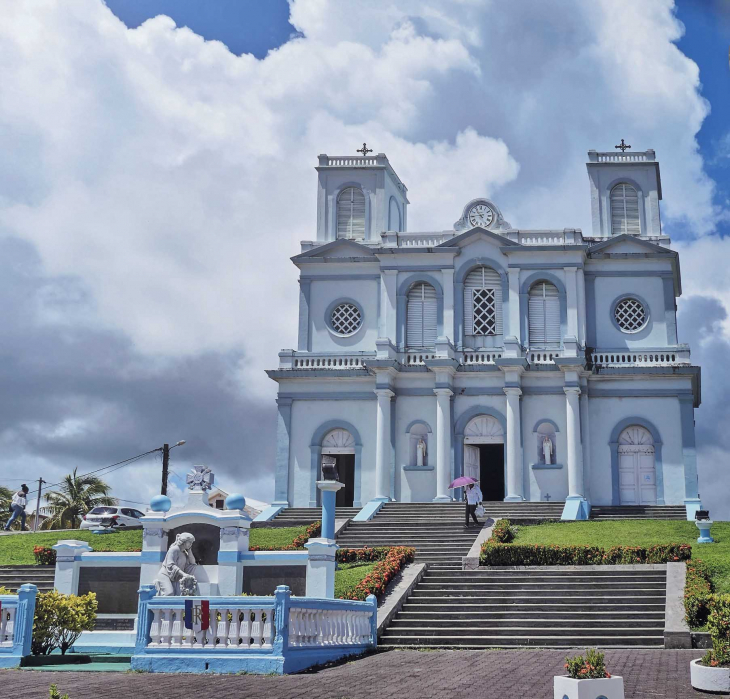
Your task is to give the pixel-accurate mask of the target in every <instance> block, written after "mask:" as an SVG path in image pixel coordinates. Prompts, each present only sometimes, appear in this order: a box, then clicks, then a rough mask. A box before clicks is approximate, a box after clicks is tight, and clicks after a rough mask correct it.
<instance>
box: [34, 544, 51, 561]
mask: <svg viewBox="0 0 730 699" xmlns="http://www.w3.org/2000/svg"><path fill="white" fill-rule="evenodd" d="M33 555H34V556H35V562H36V563H37V564H38V565H42V566H52V565H55V563H56V552H55V551H54V550H53V549H52V548H51V547H50V546H34V547H33Z"/></svg>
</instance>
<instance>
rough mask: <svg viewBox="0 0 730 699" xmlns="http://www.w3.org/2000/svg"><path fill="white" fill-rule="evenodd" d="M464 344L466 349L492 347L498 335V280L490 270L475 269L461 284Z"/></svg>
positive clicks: (500, 331)
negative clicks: (462, 290)
mask: <svg viewBox="0 0 730 699" xmlns="http://www.w3.org/2000/svg"><path fill="white" fill-rule="evenodd" d="M464 335H465V337H464V342H465V346H467V347H487V346H492V345H493V342H492V343H491V344H490V342H488V340H489V338H497V337H498V336H501V335H502V279H501V277H500V276H499V273H498V272H496V271H495V270H493V269H492V268H491V267H484V266H482V267H477V268H476V269H474V270H472V271H471V272H469V274H468V275H467V277H466V279H465V280H464Z"/></svg>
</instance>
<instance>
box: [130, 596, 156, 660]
mask: <svg viewBox="0 0 730 699" xmlns="http://www.w3.org/2000/svg"><path fill="white" fill-rule="evenodd" d="M156 592H157V590H156V589H155V586H154V585H142V587H140V588H139V602H138V603H137V640H136V643H135V645H134V652H135V654H137V653H143V652H144V650H145V648H146V647H147V644H148V643H149V642H150V627H151V626H152V614H150V611H149V603H150V600H151V599H152V598H153V597H154V596H155V594H156Z"/></svg>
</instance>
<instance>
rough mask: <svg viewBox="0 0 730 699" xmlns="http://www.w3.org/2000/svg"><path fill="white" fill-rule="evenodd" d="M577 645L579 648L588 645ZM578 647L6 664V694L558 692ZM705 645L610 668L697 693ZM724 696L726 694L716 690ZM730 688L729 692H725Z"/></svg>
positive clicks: (666, 689) (648, 683)
mask: <svg viewBox="0 0 730 699" xmlns="http://www.w3.org/2000/svg"><path fill="white" fill-rule="evenodd" d="M583 650H584V649H576V651H575V652H583ZM568 653H570V654H571V655H573V654H574V652H573V651H565V650H519V651H498V650H493V651H411V650H403V651H389V652H382V653H376V654H374V655H370V656H368V657H365V658H362V659H360V660H356V661H353V662H347V663H342V664H339V665H336V666H334V667H329V668H326V669H322V670H317V671H313V672H308V673H304V674H300V675H289V676H284V677H274V676H264V677H262V676H256V675H214V676H211V675H169V674H166V675H162V674H160V675H152V674H143V673H120V672H110V673H96V672H73V671H63V672H45V671H44V672H40V671H32V670H3V671H0V688H2V694H3V696H7V697H13V699H44V698H45V697H47V696H48V687H49V685H50V684H51V683H56V684H58V688H59V689H60V690H61V693H64V692H68V694H69V696H70V697H71V699H99V697H130V696H138V697H144V698H145V699H178V697H179V698H180V699H182V698H183V697H184V698H185V699H187V698H188V697H190V696H211V697H216V699H227V698H230V699H295V698H301V699H371V698H372V697H392V696H398V697H399V698H400V699H442V698H444V699H445V698H447V697H448V698H450V697H467V698H468V697H473V698H474V699H528V698H529V699H551V698H552V696H553V694H552V691H553V675H556V674H561V673H562V672H563V663H564V660H565V656H566V655H567V654H568ZM702 654H703V651H700V650H638V649H637V650H633V649H630V648H627V649H622V650H612V651H606V661H607V666H608V668H609V671H610V672H611V673H612V674H615V675H622V676H623V678H624V683H625V687H626V699H653V698H654V697H666V698H667V699H689V698H690V697H693V698H695V699H697V698H698V697H702V696H709V695H705V694H702V693H701V692H696V691H695V690H693V689H692V687H691V686H690V682H689V662H690V660H692V659H694V658H699V657H700V656H701V655H702ZM713 696H718V695H713ZM722 696H726V695H722Z"/></svg>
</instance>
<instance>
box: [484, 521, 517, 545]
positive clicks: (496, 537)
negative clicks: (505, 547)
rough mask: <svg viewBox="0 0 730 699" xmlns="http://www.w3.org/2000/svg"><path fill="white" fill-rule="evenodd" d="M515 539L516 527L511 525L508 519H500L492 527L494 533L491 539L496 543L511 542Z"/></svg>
mask: <svg viewBox="0 0 730 699" xmlns="http://www.w3.org/2000/svg"><path fill="white" fill-rule="evenodd" d="M514 540H515V528H514V527H513V526H512V525H510V523H509V520H508V519H498V520H497V521H496V522H495V523H494V526H493V527H492V535H491V536H490V537H489V541H493V542H494V543H496V544H509V543H511V542H513V541H514Z"/></svg>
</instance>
